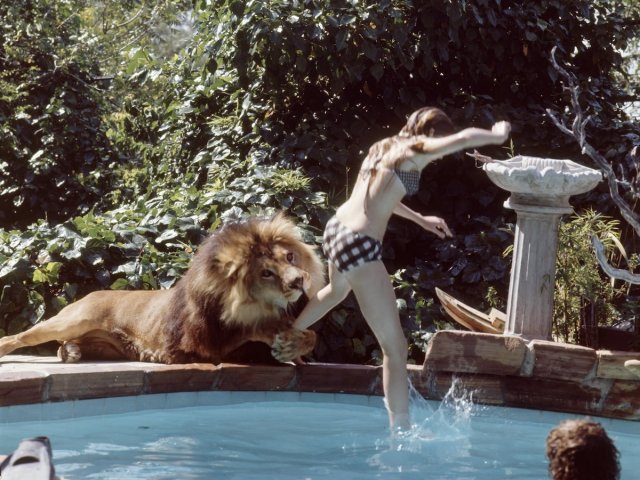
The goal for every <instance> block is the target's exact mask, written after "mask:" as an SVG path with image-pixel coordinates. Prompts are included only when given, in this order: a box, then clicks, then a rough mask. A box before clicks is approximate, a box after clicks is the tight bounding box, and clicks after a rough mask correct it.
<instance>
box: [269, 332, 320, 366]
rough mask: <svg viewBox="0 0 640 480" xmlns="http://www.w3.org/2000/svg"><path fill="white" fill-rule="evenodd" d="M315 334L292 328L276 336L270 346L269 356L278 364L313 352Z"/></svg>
mask: <svg viewBox="0 0 640 480" xmlns="http://www.w3.org/2000/svg"><path fill="white" fill-rule="evenodd" d="M315 345H316V332H314V331H313V330H297V329H295V328H292V329H290V330H285V331H284V332H280V333H279V334H277V335H276V336H275V338H274V340H273V343H272V344H271V355H273V358H275V359H276V360H278V361H280V362H290V361H292V360H295V359H297V358H299V357H301V356H302V355H306V354H308V353H310V352H311V351H312V350H313V347H315Z"/></svg>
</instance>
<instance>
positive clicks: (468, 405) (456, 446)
mask: <svg viewBox="0 0 640 480" xmlns="http://www.w3.org/2000/svg"><path fill="white" fill-rule="evenodd" d="M409 403H410V411H411V418H412V425H411V428H410V429H409V430H404V431H396V432H391V435H390V436H389V437H387V438H384V439H378V441H377V442H376V450H378V452H377V453H376V454H375V455H373V456H371V457H370V458H369V462H368V463H369V465H371V466H375V467H376V468H378V469H380V470H381V471H386V472H407V471H421V470H420V469H424V467H425V464H429V463H430V462H431V461H433V460H431V459H439V461H440V462H442V459H443V458H445V459H449V461H451V462H454V461H456V459H460V458H461V457H467V456H469V455H470V453H469V452H470V449H471V443H470V440H469V438H470V434H471V417H472V416H473V413H474V411H475V410H476V409H477V408H479V407H478V406H477V405H475V404H474V403H473V392H472V391H468V390H467V389H466V388H465V387H464V386H463V384H462V382H461V381H460V380H459V379H457V378H455V377H454V379H453V381H452V383H451V387H450V388H449V391H448V392H447V393H446V394H445V396H444V398H443V399H442V401H441V402H440V403H435V402H429V401H427V400H425V399H424V397H423V396H422V395H421V394H420V392H418V391H417V390H416V389H415V388H414V387H413V385H411V384H410V385H409Z"/></svg>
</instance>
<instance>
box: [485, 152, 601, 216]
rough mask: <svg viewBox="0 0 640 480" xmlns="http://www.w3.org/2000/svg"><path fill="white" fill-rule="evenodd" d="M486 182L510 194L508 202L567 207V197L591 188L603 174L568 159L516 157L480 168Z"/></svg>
mask: <svg viewBox="0 0 640 480" xmlns="http://www.w3.org/2000/svg"><path fill="white" fill-rule="evenodd" d="M483 169H484V171H485V172H486V173H487V175H488V176H489V179H490V180H491V181H492V182H493V183H494V184H496V185H497V186H498V187H500V188H502V189H504V190H507V191H509V192H511V199H510V203H516V204H520V205H538V206H550V207H568V206H569V197H571V196H572V195H578V194H580V193H585V192H588V191H589V190H591V189H593V188H594V187H595V186H596V185H597V184H598V183H599V182H600V181H601V180H602V173H600V171H598V170H594V169H592V168H588V167H585V166H583V165H580V164H578V163H575V162H573V161H571V160H556V159H551V158H538V157H529V156H525V155H518V156H516V157H513V158H511V159H509V160H495V161H493V162H490V163H486V164H484V165H483Z"/></svg>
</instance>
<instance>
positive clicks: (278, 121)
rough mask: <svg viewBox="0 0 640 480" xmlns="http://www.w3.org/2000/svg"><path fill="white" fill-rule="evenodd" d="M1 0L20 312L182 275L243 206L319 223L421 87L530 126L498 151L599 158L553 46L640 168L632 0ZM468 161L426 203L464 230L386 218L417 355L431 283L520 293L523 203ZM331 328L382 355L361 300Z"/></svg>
mask: <svg viewBox="0 0 640 480" xmlns="http://www.w3.org/2000/svg"><path fill="white" fill-rule="evenodd" d="M5 4H6V5H5ZM5 4H2V6H0V19H1V20H0V25H1V28H2V30H1V31H0V38H2V44H1V45H0V87H1V88H0V173H1V176H0V225H4V226H5V227H8V228H19V229H21V230H15V231H7V232H2V237H1V240H0V252H1V255H2V256H1V257H0V260H1V263H0V283H1V285H2V289H3V290H2V292H3V293H2V297H1V299H0V322H2V323H0V328H3V329H5V330H11V331H18V330H20V329H22V328H24V327H25V326H27V325H29V324H31V323H33V322H35V321H37V320H38V319H41V318H47V317H48V316H50V315H52V314H54V313H55V312H56V311H58V310H59V308H60V307H61V306H62V305H64V304H65V303H66V302H69V301H72V300H74V299H76V298H79V296H81V295H84V294H85V293H87V292H88V291H91V290H93V289H98V288H105V287H107V288H109V287H110V288H156V287H159V286H168V285H170V284H171V283H172V282H173V281H174V280H175V278H177V276H179V275H180V273H182V272H183V271H184V268H185V267H186V265H187V263H188V258H189V257H190V251H191V250H192V249H193V246H195V245H196V244H197V243H199V241H200V240H201V239H202V236H203V235H204V232H206V231H207V230H210V229H212V228H215V227H216V226H217V225H219V224H220V222H222V221H223V220H225V219H227V218H233V217H239V216H245V215H255V214H262V213H265V212H266V213H268V212H272V211H274V210H280V209H285V210H287V211H288V212H289V213H290V214H291V215H292V216H293V217H294V219H295V220H297V221H298V223H299V225H300V226H301V227H302V228H303V229H304V230H305V233H306V238H307V240H308V241H310V242H311V241H314V240H316V241H317V237H318V235H319V234H320V232H321V231H322V228H323V225H324V223H325V221H326V220H327V219H328V217H329V215H331V213H332V211H333V210H334V208H335V206H336V205H337V204H339V203H340V202H341V201H342V200H343V199H344V198H345V197H346V195H348V193H349V189H350V188H351V186H352V184H353V180H354V178H353V176H354V171H356V169H357V167H358V166H359V164H360V162H361V161H362V158H363V157H364V154H365V152H366V151H367V149H368V148H369V146H370V145H371V144H372V143H373V142H374V141H375V140H378V139H379V138H381V137H383V136H387V135H389V134H390V133H391V132H395V131H397V129H398V128H399V127H400V125H401V124H403V123H404V119H405V118H406V115H407V114H408V113H410V112H411V111H412V110H413V109H415V108H416V107H419V106H422V105H425V104H432V105H437V106H439V107H442V108H443V109H445V110H446V111H447V112H448V113H450V114H451V116H452V117H453V119H454V121H455V122H456V123H458V124H459V125H460V126H467V125H477V126H484V127H487V126H489V125H491V123H492V122H494V121H496V120H499V119H508V120H510V121H511V122H512V124H513V126H514V133H513V142H514V143H513V144H512V146H511V148H510V149H509V150H508V151H504V150H502V149H499V148H498V149H493V150H491V149H486V151H485V152H484V153H487V154H489V155H492V156H494V157H498V158H503V157H504V156H506V155H507V154H508V153H513V152H516V153H526V154H531V155H535V154H545V155H546V154H549V150H550V149H552V150H553V153H554V156H558V157H572V158H575V159H577V160H579V161H582V162H584V160H583V159H580V157H579V155H580V154H579V152H577V151H576V150H575V146H574V144H573V142H571V141H570V140H568V139H565V138H564V136H563V135H562V134H561V133H559V132H558V131H557V129H556V128H555V127H554V126H553V125H552V124H551V123H550V122H548V121H547V120H546V119H545V118H544V111H545V109H546V108H552V109H556V110H559V111H562V110H563V109H564V107H565V106H566V105H567V104H568V101H567V100H568V99H567V97H566V93H565V92H563V90H562V85H561V84H560V83H559V81H558V78H557V75H556V72H555V71H554V69H553V68H552V67H551V65H550V63H549V52H550V51H551V48H552V47H553V46H555V45H559V46H560V48H561V49H562V51H564V52H567V54H568V60H569V61H570V62H571V64H572V66H573V67H574V73H575V74H576V75H577V76H578V78H579V79H580V80H581V87H582V89H583V94H584V95H583V99H584V102H585V103H586V104H587V106H588V109H589V111H590V113H595V114H597V118H598V121H597V123H596V124H595V126H594V138H595V139H596V141H595V142H594V144H595V146H597V147H598V148H601V149H602V150H603V151H606V152H608V153H607V155H608V158H609V159H611V160H612V161H618V162H620V163H621V165H622V166H623V167H624V168H625V171H626V172H631V171H632V169H633V168H634V167H633V162H631V161H630V160H629V159H627V158H626V157H625V152H628V151H630V149H629V148H627V147H628V144H626V143H625V144H624V145H613V144H612V140H611V139H612V138H616V139H618V138H623V139H624V142H627V143H633V142H634V141H637V138H638V137H637V136H636V137H633V135H635V134H636V133H637V128H636V129H635V130H634V127H632V126H630V125H629V124H628V123H624V120H625V119H624V117H623V115H622V114H621V113H620V111H619V109H617V108H616V101H617V100H616V99H617V98H618V96H619V95H620V94H621V93H624V92H621V89H620V87H619V85H620V83H618V82H620V79H621V75H623V74H622V73H621V72H622V70H621V65H622V63H623V62H622V59H621V54H620V52H621V51H623V50H624V48H625V46H626V45H627V44H628V42H629V41H630V39H631V37H632V36H633V33H632V32H631V31H630V29H628V28H625V22H626V21H627V19H626V18H625V15H626V14H627V11H628V10H623V8H622V5H621V4H620V3H619V2H617V1H615V2H610V1H606V2H605V1H598V2H590V1H587V0H579V1H576V2H564V1H561V0H551V1H541V0H536V1H531V2H513V1H506V0H503V1H496V2H492V1H488V0H473V1H449V2H442V1H440V0H430V1H421V2H416V1H411V0H384V1H379V2H373V1H370V0H366V1H353V0H332V1H329V2H318V1H314V0H295V1H290V0H273V1H269V2H262V1H257V0H248V1H238V0H220V1H216V2H212V1H210V0H196V1H194V2H192V7H193V10H192V17H191V18H192V20H189V18H188V17H189V15H181V14H182V13H183V12H187V10H188V9H189V8H190V7H191V6H190V5H189V6H188V5H187V4H186V2H171V1H169V0H162V1H159V2H137V1H134V2H98V3H96V2H88V1H83V0H60V1H56V2H53V1H51V0H33V1H30V2H26V3H25V2H12V3H11V2H5ZM169 26H174V27H175V28H172V29H171V28H169ZM179 29H182V30H180V31H181V32H183V33H184V34H182V33H181V34H179V35H177V36H174V35H173V34H171V36H170V38H171V40H170V41H164V42H163V41H162V37H163V35H166V34H168V32H171V31H172V32H177V31H178V30H179ZM183 46H184V47H183ZM625 85H628V83H626V84H625ZM553 93H555V94H553ZM620 129H621V130H620ZM617 131H621V132H623V133H624V136H623V135H617V134H615V132H617ZM602 132H604V134H599V133H602ZM634 138H635V139H636V140H634ZM625 149H626V150H625ZM620 159H624V161H622V160H620ZM470 167H471V163H470V161H469V160H468V159H464V158H462V157H458V158H449V159H447V160H446V161H443V162H439V163H436V164H435V165H433V166H429V168H428V169H427V170H426V172H425V175H423V184H422V189H421V192H420V195H419V196H417V197H416V198H414V199H412V200H411V204H410V206H411V207H413V208H415V209H417V210H420V211H423V212H430V213H433V214H436V215H440V216H442V217H444V218H445V219H446V220H447V222H448V223H449V225H450V226H451V227H452V228H453V230H454V231H455V238H454V239H453V240H451V241H440V240H438V239H437V238H435V237H434V236H433V235H430V234H427V233H425V232H423V231H420V230H419V229H418V228H417V227H415V226H413V225H408V224H407V223H406V222H404V221H402V220H399V219H394V220H393V221H392V222H391V224H390V227H389V234H388V235H387V238H385V250H384V258H385V262H386V263H387V266H388V269H389V271H390V273H391V276H392V278H393V281H394V285H395V286H396V291H397V293H398V296H399V305H400V307H401V314H402V319H403V325H404V328H405V330H406V331H407V334H408V335H409V336H410V337H411V338H413V339H415V342H414V346H413V348H412V356H413V359H414V360H415V361H419V360H420V348H419V346H420V343H421V342H423V341H424V339H425V338H426V337H428V333H429V332H430V331H432V330H433V329H435V328H436V327H438V326H439V327H445V326H446V319H445V318H443V316H442V314H441V313H440V311H439V308H438V306H437V302H434V299H433V287H434V286H441V287H447V288H449V289H450V290H451V291H452V292H453V293H454V294H456V293H459V294H460V297H461V298H466V299H467V300H468V301H469V302H470V303H471V304H474V305H479V304H480V303H481V302H487V303H488V304H491V305H493V304H495V303H499V302H500V298H505V297H506V283H507V282H508V266H509V265H508V260H507V259H505V258H504V257H502V255H501V253H502V251H503V250H504V249H505V247H506V246H507V245H508V244H509V243H510V242H511V236H510V233H509V232H508V231H506V230H504V229H503V228H502V227H503V226H504V225H505V224H506V225H509V224H510V223H512V222H513V218H512V216H511V215H512V214H511V212H508V211H505V210H504V208H503V207H502V201H503V200H504V198H505V196H506V195H505V193H504V192H501V191H498V190H497V189H496V187H494V186H493V185H492V184H491V183H490V182H489V181H488V180H487V178H486V176H485V175H484V173H483V172H482V171H480V170H477V169H474V168H470ZM627 177H628V178H633V177H634V175H627ZM591 199H592V201H594V202H595V203H597V204H599V205H604V206H606V205H608V203H607V202H608V200H606V199H604V197H591ZM583 201H584V200H583ZM2 215H4V217H3V216H2ZM505 215H506V216H505ZM44 219H46V221H45V220H44ZM36 220H38V221H37V222H35V221H36ZM32 222H35V223H34V224H33V225H32V226H30V227H27V225H29V224H31V223H32ZM489 290H491V291H492V292H493V293H492V295H491V297H490V298H486V299H485V294H486V292H487V291H489ZM318 328H319V332H320V340H319V344H318V348H317V349H316V355H317V359H319V360H332V361H352V362H358V363H363V362H376V361H378V360H379V358H380V355H379V352H378V351H377V344H376V342H375V341H374V339H373V337H372V336H371V333H370V331H369V330H368V328H367V327H366V324H364V321H363V319H362V317H361V315H360V313H359V309H358V308H357V305H355V302H354V301H353V300H352V299H348V300H347V301H346V302H344V303H343V304H342V305H341V306H339V307H338V308H336V309H335V310H334V311H333V312H330V314H329V315H328V316H327V319H326V320H325V321H324V322H322V324H320V325H319V327H318Z"/></svg>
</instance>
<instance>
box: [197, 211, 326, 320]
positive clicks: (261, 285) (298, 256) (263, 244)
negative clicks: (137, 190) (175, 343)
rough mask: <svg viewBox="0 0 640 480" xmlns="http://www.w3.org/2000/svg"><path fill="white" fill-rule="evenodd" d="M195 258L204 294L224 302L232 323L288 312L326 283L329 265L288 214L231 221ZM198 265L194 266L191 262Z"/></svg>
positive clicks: (223, 317)
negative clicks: (305, 296) (325, 267)
mask: <svg viewBox="0 0 640 480" xmlns="http://www.w3.org/2000/svg"><path fill="white" fill-rule="evenodd" d="M197 255H200V258H201V259H202V260H201V261H194V266H195V268H198V265H205V266H206V267H203V268H201V269H199V271H197V272H194V273H193V274H192V275H191V277H192V282H193V283H192V284H193V285H194V286H196V288H197V289H198V290H200V291H201V292H202V293H201V294H200V295H205V296H209V297H211V298H215V299H217V301H218V302H219V303H220V304H221V305H222V312H221V315H220V319H221V320H222V322H224V323H226V324H227V325H241V326H243V327H247V326H252V327H255V326H256V325H257V324H259V323H260V322H262V321H269V320H275V319H280V318H283V316H286V310H287V307H289V306H290V305H291V304H292V303H295V302H297V301H298V300H299V299H300V298H301V297H302V294H303V293H305V294H306V295H307V296H308V297H311V296H313V295H314V294H315V293H316V292H317V291H318V290H320V288H322V286H323V285H324V267H323V265H322V262H321V260H320V258H319V256H318V254H317V253H316V251H315V249H314V248H312V247H311V246H310V245H307V244H306V243H304V242H303V241H302V239H301V238H300V234H299V232H298V231H297V229H296V227H295V226H294V224H293V223H292V222H291V221H290V220H287V219H286V218H285V217H284V216H283V215H276V216H275V217H272V218H268V219H251V220H249V221H247V222H238V223H230V224H228V225H226V226H225V227H224V228H222V229H220V230H219V231H217V232H216V233H214V234H213V235H212V236H211V238H210V240H209V241H208V242H206V244H205V245H203V248H201V249H200V250H199V254H197ZM192 268H193V267H192Z"/></svg>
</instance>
